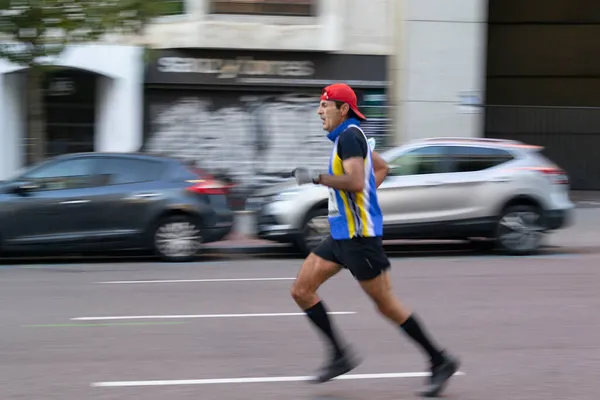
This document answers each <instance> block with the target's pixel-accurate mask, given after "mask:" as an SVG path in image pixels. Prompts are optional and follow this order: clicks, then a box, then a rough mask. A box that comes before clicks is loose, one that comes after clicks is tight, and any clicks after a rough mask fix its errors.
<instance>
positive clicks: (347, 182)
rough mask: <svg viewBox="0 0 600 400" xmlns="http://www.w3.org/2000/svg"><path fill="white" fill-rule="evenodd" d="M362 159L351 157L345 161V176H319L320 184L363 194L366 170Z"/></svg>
mask: <svg viewBox="0 0 600 400" xmlns="http://www.w3.org/2000/svg"><path fill="white" fill-rule="evenodd" d="M363 163H364V160H363V158H362V157H351V158H348V159H346V160H344V161H343V165H344V172H345V174H344V175H338V176H333V175H328V174H322V175H319V183H320V184H321V185H325V186H329V187H332V188H334V189H338V190H345V191H347V192H362V191H363V188H364V186H365V170H364V167H363Z"/></svg>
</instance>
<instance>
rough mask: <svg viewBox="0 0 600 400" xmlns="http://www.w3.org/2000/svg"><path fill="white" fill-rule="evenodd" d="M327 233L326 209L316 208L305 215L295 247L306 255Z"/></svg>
mask: <svg viewBox="0 0 600 400" xmlns="http://www.w3.org/2000/svg"><path fill="white" fill-rule="evenodd" d="M328 235H329V221H328V219H327V209H326V208H318V209H315V210H312V211H310V212H309V213H308V214H307V215H306V219H305V220H304V225H303V226H302V232H301V233H300V234H299V235H298V238H297V239H296V247H297V248H298V249H299V250H300V252H301V253H302V254H304V255H305V256H307V255H308V254H309V253H310V252H311V251H313V250H314V249H315V248H316V247H317V246H318V245H319V244H320V243H321V242H322V241H323V239H325V238H326V237H327V236H328Z"/></svg>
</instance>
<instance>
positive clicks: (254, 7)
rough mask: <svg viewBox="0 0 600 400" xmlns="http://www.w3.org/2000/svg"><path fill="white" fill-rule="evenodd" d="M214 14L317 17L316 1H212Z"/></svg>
mask: <svg viewBox="0 0 600 400" xmlns="http://www.w3.org/2000/svg"><path fill="white" fill-rule="evenodd" d="M211 13H212V14H249V15H286V16H301V17H312V16H315V15H316V1H315V0H212V1H211Z"/></svg>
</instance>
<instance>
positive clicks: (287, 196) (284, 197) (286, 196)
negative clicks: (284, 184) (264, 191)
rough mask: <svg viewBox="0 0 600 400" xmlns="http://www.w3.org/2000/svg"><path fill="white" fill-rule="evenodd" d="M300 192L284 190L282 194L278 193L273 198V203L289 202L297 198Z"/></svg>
mask: <svg viewBox="0 0 600 400" xmlns="http://www.w3.org/2000/svg"><path fill="white" fill-rule="evenodd" d="M299 191H300V190H298V189H290V190H284V191H283V192H281V193H278V194H276V195H274V196H273V197H272V201H288V200H291V199H293V198H294V197H296V195H297V194H298V192H299Z"/></svg>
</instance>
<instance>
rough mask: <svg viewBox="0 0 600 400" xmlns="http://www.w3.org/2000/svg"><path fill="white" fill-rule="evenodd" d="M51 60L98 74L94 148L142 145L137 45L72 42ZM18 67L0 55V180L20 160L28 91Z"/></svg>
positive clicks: (120, 148) (123, 148) (140, 69)
mask: <svg viewBox="0 0 600 400" xmlns="http://www.w3.org/2000/svg"><path fill="white" fill-rule="evenodd" d="M55 65H58V66H63V67H69V68H79V69H84V70H88V71H92V72H95V73H98V74H99V75H98V76H99V83H100V85H99V99H98V102H97V109H96V112H97V121H98V123H97V126H96V131H95V147H94V150H95V151H134V150H137V149H138V148H139V147H140V146H141V144H142V139H143V138H142V136H143V127H142V116H143V114H142V111H143V103H142V99H143V86H142V82H143V63H142V54H141V50H140V49H139V48H136V47H129V46H108V45H90V46H73V47H70V48H68V49H67V50H66V51H65V52H64V53H63V54H62V57H60V59H59V60H58V61H57V62H56V63H55ZM22 70H23V68H22V67H20V66H17V65H13V64H9V63H8V62H6V61H2V60H0V142H1V143H2V145H1V146H0V180H2V179H6V178H9V177H11V176H13V175H14V173H15V172H16V171H17V170H18V169H20V168H22V167H23V166H24V154H23V148H22V143H23V137H24V136H25V133H26V132H25V121H26V119H25V105H24V102H25V101H26V98H25V93H26V92H25V89H24V88H25V86H24V85H25V82H24V77H23V73H22Z"/></svg>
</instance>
